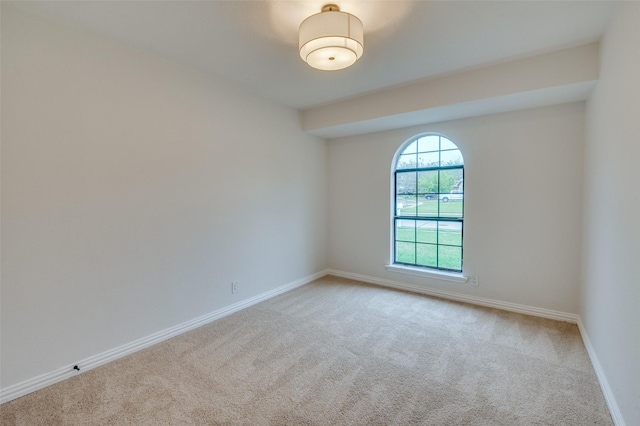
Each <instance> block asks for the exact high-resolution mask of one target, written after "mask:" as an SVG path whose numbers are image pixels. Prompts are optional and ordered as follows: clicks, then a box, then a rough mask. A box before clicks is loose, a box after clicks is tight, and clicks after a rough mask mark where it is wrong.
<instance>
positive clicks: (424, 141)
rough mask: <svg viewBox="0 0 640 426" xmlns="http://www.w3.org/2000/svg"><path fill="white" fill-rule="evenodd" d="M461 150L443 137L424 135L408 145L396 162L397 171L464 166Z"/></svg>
mask: <svg viewBox="0 0 640 426" xmlns="http://www.w3.org/2000/svg"><path fill="white" fill-rule="evenodd" d="M463 164H464V159H463V157H462V153H461V152H460V149H458V147H457V146H456V144H454V143H453V142H451V141H450V140H449V139H447V138H446V137H444V136H441V135H434V134H430V135H423V136H420V137H418V138H416V139H413V140H411V141H409V142H408V143H407V146H406V147H405V148H404V149H403V150H402V152H401V153H400V155H399V156H398V160H397V162H396V167H395V168H396V170H406V169H425V168H442V167H447V166H462V165H463Z"/></svg>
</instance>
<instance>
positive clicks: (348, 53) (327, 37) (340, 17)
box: [299, 4, 364, 71]
mask: <svg viewBox="0 0 640 426" xmlns="http://www.w3.org/2000/svg"><path fill="white" fill-rule="evenodd" d="M299 47H300V57H301V58H302V60H303V61H305V62H306V63H307V64H309V65H311V66H312V67H313V68H317V69H319V70H329V71H333V70H341V69H343V68H347V67H348V66H351V65H353V63H354V62H355V61H357V60H358V59H360V57H361V56H362V53H363V52H364V31H363V29H362V21H360V20H359V19H358V18H357V17H355V16H353V15H351V14H350V13H345V12H340V8H339V7H338V6H337V5H335V4H327V5H325V6H323V7H322V12H320V13H318V14H316V15H311V16H310V17H308V18H307V19H305V20H304V21H302V24H300V31H299Z"/></svg>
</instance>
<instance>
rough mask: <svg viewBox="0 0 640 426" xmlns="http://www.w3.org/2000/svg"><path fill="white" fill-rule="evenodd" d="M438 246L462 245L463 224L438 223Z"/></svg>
mask: <svg viewBox="0 0 640 426" xmlns="http://www.w3.org/2000/svg"><path fill="white" fill-rule="evenodd" d="M438 244H448V245H453V246H461V245H462V223H461V222H438Z"/></svg>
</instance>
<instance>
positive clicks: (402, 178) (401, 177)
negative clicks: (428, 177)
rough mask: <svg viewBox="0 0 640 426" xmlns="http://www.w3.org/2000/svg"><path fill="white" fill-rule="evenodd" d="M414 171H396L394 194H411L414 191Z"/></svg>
mask: <svg viewBox="0 0 640 426" xmlns="http://www.w3.org/2000/svg"><path fill="white" fill-rule="evenodd" d="M417 176H418V174H417V173H416V172H398V173H396V194H400V195H413V194H415V193H416V184H417Z"/></svg>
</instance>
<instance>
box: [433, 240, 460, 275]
mask: <svg viewBox="0 0 640 426" xmlns="http://www.w3.org/2000/svg"><path fill="white" fill-rule="evenodd" d="M438 267H439V268H444V269H453V270H455V271H462V247H448V246H438Z"/></svg>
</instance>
